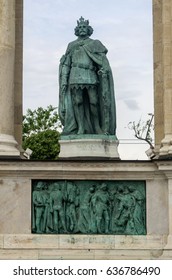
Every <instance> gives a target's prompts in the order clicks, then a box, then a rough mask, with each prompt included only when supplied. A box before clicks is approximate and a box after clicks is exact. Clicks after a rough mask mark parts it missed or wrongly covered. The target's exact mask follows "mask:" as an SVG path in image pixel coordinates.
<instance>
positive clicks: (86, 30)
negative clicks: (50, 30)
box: [75, 17, 93, 38]
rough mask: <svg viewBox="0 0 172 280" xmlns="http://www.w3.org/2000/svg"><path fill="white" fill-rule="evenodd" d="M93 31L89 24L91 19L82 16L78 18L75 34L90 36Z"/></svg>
mask: <svg viewBox="0 0 172 280" xmlns="http://www.w3.org/2000/svg"><path fill="white" fill-rule="evenodd" d="M92 33H93V28H92V27H91V26H90V25H89V20H85V19H84V18H83V17H81V18H80V19H79V20H77V26H76V27H75V35H76V36H78V37H81V38H82V37H83V38H85V37H89V36H91V34H92Z"/></svg>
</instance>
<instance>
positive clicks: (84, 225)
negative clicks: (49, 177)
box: [32, 180, 146, 235]
mask: <svg viewBox="0 0 172 280" xmlns="http://www.w3.org/2000/svg"><path fill="white" fill-rule="evenodd" d="M145 205H146V194H145V182H144V181H103V182H101V181H37V180H35V181H33V192H32V209H33V211H32V232H33V233H50V234H53V233H54V234H55V233H60V234H62V233H65V234H66V233H70V234H71V233H72V234H74V233H77V234H125V235H126V234H128V235H144V234H146V206H145Z"/></svg>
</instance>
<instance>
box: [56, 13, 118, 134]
mask: <svg viewBox="0 0 172 280" xmlns="http://www.w3.org/2000/svg"><path fill="white" fill-rule="evenodd" d="M92 33H93V28H92V27H91V26H90V25H89V21H88V20H85V19H84V18H83V17H81V18H80V19H79V20H78V21H77V26H76V28H75V35H76V36H77V37H78V38H77V39H76V40H75V41H73V42H71V43H69V45H68V47H67V50H66V53H65V54H64V55H63V56H62V58H61V60H60V67H59V90H60V93H59V116H60V119H61V122H62V124H63V126H64V128H63V132H62V134H63V135H72V134H73V135H80V136H81V138H82V135H84V134H99V135H104V134H105V135H114V136H116V109H115V97H114V84H113V77H112V71H111V68H110V65H109V62H108V59H107V57H106V54H107V49H106V47H105V46H104V45H103V44H102V43H101V42H100V41H99V40H93V39H90V36H91V35H92Z"/></svg>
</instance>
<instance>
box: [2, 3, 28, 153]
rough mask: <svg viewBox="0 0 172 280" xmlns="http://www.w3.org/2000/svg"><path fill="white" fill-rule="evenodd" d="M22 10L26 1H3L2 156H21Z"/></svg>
mask: <svg viewBox="0 0 172 280" xmlns="http://www.w3.org/2000/svg"><path fill="white" fill-rule="evenodd" d="M22 11H23V8H22V0H16V1H15V0H0V61H1V71H0V157H19V156H20V151H19V150H20V147H19V145H21V135H22V133H21V124H22V109H21V108H22V107H21V106H22V98H21V96H22V28H23V22H22Z"/></svg>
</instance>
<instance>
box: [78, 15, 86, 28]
mask: <svg viewBox="0 0 172 280" xmlns="http://www.w3.org/2000/svg"><path fill="white" fill-rule="evenodd" d="M81 23H85V24H86V25H89V20H84V18H83V17H80V19H79V20H77V24H78V26H79V25H80V24H81Z"/></svg>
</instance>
